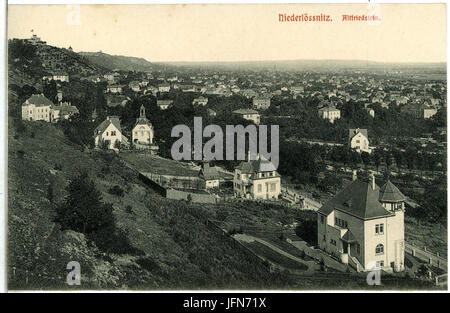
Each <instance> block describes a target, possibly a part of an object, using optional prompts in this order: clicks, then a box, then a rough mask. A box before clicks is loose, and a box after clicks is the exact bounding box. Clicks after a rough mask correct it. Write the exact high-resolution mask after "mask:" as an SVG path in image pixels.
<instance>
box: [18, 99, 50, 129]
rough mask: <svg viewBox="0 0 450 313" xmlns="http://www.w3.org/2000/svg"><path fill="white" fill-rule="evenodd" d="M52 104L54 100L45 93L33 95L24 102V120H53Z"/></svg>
mask: <svg viewBox="0 0 450 313" xmlns="http://www.w3.org/2000/svg"><path fill="white" fill-rule="evenodd" d="M52 106H53V102H51V101H50V100H49V99H47V97H45V96H44V94H35V95H32V96H31V97H29V98H28V99H27V100H26V101H25V102H24V103H22V120H25V121H45V122H51V120H52Z"/></svg>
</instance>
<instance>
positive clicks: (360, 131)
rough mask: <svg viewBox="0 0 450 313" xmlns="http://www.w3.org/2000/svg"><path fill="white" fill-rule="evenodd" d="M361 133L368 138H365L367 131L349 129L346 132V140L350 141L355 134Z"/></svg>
mask: <svg viewBox="0 0 450 313" xmlns="http://www.w3.org/2000/svg"><path fill="white" fill-rule="evenodd" d="M358 133H361V134H363V135H364V136H365V137H366V138H369V137H368V136H367V129H359V128H350V129H349V130H348V138H349V139H352V138H353V137H354V136H355V135H356V134H358Z"/></svg>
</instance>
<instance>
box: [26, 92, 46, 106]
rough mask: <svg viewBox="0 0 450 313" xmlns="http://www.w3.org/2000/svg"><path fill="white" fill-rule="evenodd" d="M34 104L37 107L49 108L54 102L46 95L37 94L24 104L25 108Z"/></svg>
mask: <svg viewBox="0 0 450 313" xmlns="http://www.w3.org/2000/svg"><path fill="white" fill-rule="evenodd" d="M29 104H34V105H35V106H37V107H41V106H49V105H53V102H51V101H50V100H49V99H48V98H47V97H46V96H44V94H42V93H41V94H36V95H32V96H31V97H29V98H28V99H27V100H26V101H25V102H24V103H22V105H23V106H26V105H29Z"/></svg>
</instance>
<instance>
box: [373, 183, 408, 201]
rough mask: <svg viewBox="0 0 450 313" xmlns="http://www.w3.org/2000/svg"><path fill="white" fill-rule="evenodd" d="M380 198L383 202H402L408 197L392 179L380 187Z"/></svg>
mask: <svg viewBox="0 0 450 313" xmlns="http://www.w3.org/2000/svg"><path fill="white" fill-rule="evenodd" d="M379 200H380V201H382V202H402V201H405V200H406V197H405V196H404V195H403V194H402V192H401V191H400V190H399V189H398V188H397V186H395V185H394V184H393V183H391V181H390V180H388V181H387V182H386V184H384V185H383V186H382V187H381V188H380V197H379Z"/></svg>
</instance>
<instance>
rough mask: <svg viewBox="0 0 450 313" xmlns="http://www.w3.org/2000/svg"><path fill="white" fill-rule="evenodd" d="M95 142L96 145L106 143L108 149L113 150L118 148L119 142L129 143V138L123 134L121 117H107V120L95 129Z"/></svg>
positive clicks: (99, 145)
mask: <svg viewBox="0 0 450 313" xmlns="http://www.w3.org/2000/svg"><path fill="white" fill-rule="evenodd" d="M94 142H95V146H96V147H101V146H102V145H103V144H105V146H106V147H107V148H108V149H113V150H118V149H117V145H118V144H125V145H127V144H128V139H127V138H126V137H125V136H124V135H123V134H122V129H121V128H120V120H119V117H117V116H108V117H106V120H104V121H103V122H102V123H101V124H100V125H98V126H97V128H95V130H94Z"/></svg>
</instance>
